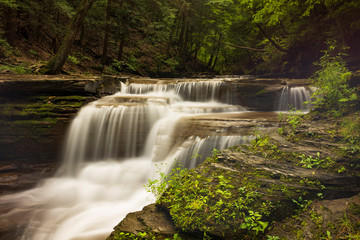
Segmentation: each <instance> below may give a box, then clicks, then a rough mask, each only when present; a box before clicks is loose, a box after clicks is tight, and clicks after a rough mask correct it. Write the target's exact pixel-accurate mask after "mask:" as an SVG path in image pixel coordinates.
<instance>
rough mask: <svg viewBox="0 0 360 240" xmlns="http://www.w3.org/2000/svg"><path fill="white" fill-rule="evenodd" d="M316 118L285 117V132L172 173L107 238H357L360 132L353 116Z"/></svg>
mask: <svg viewBox="0 0 360 240" xmlns="http://www.w3.org/2000/svg"><path fill="white" fill-rule="evenodd" d="M349 117H350V118H353V117H354V116H349ZM315 118H318V117H313V118H312V119H310V117H309V116H307V117H305V118H303V117H300V116H294V115H293V116H290V117H289V118H286V117H285V116H284V118H283V120H284V121H282V126H280V128H279V130H278V131H273V132H272V133H268V134H267V135H265V136H264V135H263V136H261V137H259V138H257V139H256V140H255V141H253V142H252V143H251V144H249V145H246V146H238V147H233V148H230V149H226V150H224V151H222V152H217V153H215V154H214V155H213V156H212V157H210V158H208V160H207V161H205V162H204V163H203V164H201V165H199V166H197V167H196V168H194V169H192V170H190V171H186V172H185V171H180V173H175V174H173V175H174V177H173V179H172V182H170V183H169V187H168V188H167V189H166V190H165V192H164V193H163V195H162V196H161V197H160V198H159V200H158V202H157V204H153V205H149V206H147V207H145V208H144V209H143V210H142V211H140V212H137V213H131V214H129V215H128V216H127V217H126V218H125V219H124V220H123V221H121V222H120V223H119V225H117V226H116V227H115V231H114V232H113V233H112V234H111V235H110V236H109V237H108V240H112V239H165V238H170V239H178V237H179V236H181V237H182V239H203V238H204V237H205V238H211V239H356V238H358V237H359V236H360V224H359V223H360V222H359V221H360V202H359V195H358V194H359V192H360V146H359V141H358V135H357V134H356V133H351V134H348V135H346V134H344V133H345V132H346V129H347V128H346V126H345V125H344V124H342V122H344V121H346V119H347V118H344V119H342V120H341V121H329V120H315ZM285 119H287V120H285ZM353 120H354V119H353ZM357 121H358V120H357ZM295 122H296V123H295ZM356 124H358V122H357V123H356ZM355 131H358V130H355Z"/></svg>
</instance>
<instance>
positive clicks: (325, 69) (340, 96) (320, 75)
mask: <svg viewBox="0 0 360 240" xmlns="http://www.w3.org/2000/svg"><path fill="white" fill-rule="evenodd" d="M335 50H336V49H335V47H334V46H333V45H331V46H330V47H329V50H326V51H324V55H323V56H322V57H321V58H320V61H319V62H318V65H319V66H320V67H321V69H320V70H319V71H317V72H316V73H315V79H314V82H315V84H314V85H315V86H316V87H317V91H316V92H315V95H316V100H315V102H314V104H315V107H317V108H319V107H320V108H322V109H324V110H327V111H328V112H329V113H330V114H332V115H334V116H339V115H341V114H342V113H344V112H346V110H347V111H349V110H350V111H352V110H353V107H354V102H355V100H357V98H358V96H357V95H356V92H355V89H354V88H351V87H350V86H349V85H348V80H349V79H350V76H351V72H350V71H349V70H348V69H347V68H346V64H345V62H344V60H343V58H342V53H337V52H336V51H335Z"/></svg>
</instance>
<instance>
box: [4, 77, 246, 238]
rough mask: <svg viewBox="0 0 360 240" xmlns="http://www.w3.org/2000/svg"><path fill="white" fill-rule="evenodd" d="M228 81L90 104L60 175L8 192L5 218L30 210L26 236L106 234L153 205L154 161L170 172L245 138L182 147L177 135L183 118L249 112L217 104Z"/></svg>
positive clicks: (158, 88) (131, 93) (152, 88)
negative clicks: (174, 166) (176, 163)
mask: <svg viewBox="0 0 360 240" xmlns="http://www.w3.org/2000/svg"><path fill="white" fill-rule="evenodd" d="M221 84H222V82H220V81H215V82H205V81H201V82H197V83H192V82H185V83H178V84H169V85H154V84H151V85H145V84H141V85H138V84H137V85H135V84H134V85H133V84H130V85H128V86H125V85H123V87H122V91H121V92H120V93H117V94H115V95H112V96H108V97H105V98H102V99H100V100H98V101H95V102H93V103H90V104H89V105H87V106H85V107H84V108H82V109H81V111H80V112H79V113H78V115H77V117H76V118H75V119H74V121H73V122H72V124H71V127H70V129H69V133H68V140H67V144H66V152H65V160H64V163H63V165H62V166H61V168H60V170H59V171H58V173H57V174H56V176H55V177H53V178H50V179H47V180H45V181H43V182H42V184H40V185H39V186H37V187H36V188H34V189H31V190H28V191H25V192H21V193H17V194H13V195H7V196H3V197H1V198H0V204H1V205H12V206H13V208H12V210H11V211H9V212H8V213H6V214H4V215H2V216H0V222H1V221H10V220H11V219H13V221H16V218H19V217H20V218H21V216H22V215H25V214H30V216H31V219H30V220H29V223H28V225H27V227H26V229H25V232H24V233H23V234H22V237H21V239H23V240H27V239H32V240H49V239H52V240H69V239H73V240H75V239H77V240H81V239H84V240H85V239H86V240H100V239H102V240H103V239H105V238H106V236H108V235H109V234H110V232H111V231H112V228H113V227H114V226H115V225H116V224H117V223H118V222H119V221H120V220H121V219H122V218H123V217H125V215H126V214H127V213H129V212H133V211H138V210H141V208H142V207H143V206H144V205H146V204H149V203H151V202H153V200H154V199H153V196H152V195H151V194H150V193H147V192H146V190H145V188H144V187H143V185H144V184H146V182H147V179H149V178H156V177H157V176H156V174H157V167H156V166H155V162H154V161H156V163H165V164H164V165H165V166H167V168H168V170H169V168H171V166H172V164H173V163H174V159H177V160H178V161H180V162H181V163H182V164H183V165H184V166H186V167H189V168H191V167H194V166H196V165H197V164H199V163H200V162H202V161H203V160H204V159H200V158H199V157H198V156H199V155H201V156H202V157H203V158H205V157H206V156H208V155H210V153H211V151H212V149H214V148H217V149H222V148H226V147H229V146H232V145H236V144H239V143H242V142H243V141H245V140H246V139H244V138H242V137H239V136H217V137H215V136H210V137H207V138H204V139H200V138H198V137H191V138H189V139H188V140H186V141H185V142H184V143H182V144H180V146H179V144H178V143H176V141H175V139H174V138H173V135H174V134H175V133H174V129H175V126H176V123H177V121H178V120H179V119H181V118H182V117H184V116H192V115H194V114H208V113H214V112H238V111H243V110H244V108H242V107H241V106H233V105H228V104H225V103H219V102H217V101H216V100H217V99H218V98H219V97H220V96H219V94H220V93H219V91H218V89H219V87H220V85H221ZM195 101H196V102H195ZM193 155H194V156H195V158H192V156H193Z"/></svg>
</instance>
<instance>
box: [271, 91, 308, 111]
mask: <svg viewBox="0 0 360 240" xmlns="http://www.w3.org/2000/svg"><path fill="white" fill-rule="evenodd" d="M313 93H314V89H312V88H309V87H304V86H296V87H292V86H286V87H284V88H283V89H282V91H281V95H280V98H279V101H278V106H277V110H278V111H290V110H300V111H303V112H308V111H310V108H311V103H310V102H311V95H312V94H313Z"/></svg>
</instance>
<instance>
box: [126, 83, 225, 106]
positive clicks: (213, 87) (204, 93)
mask: <svg viewBox="0 0 360 240" xmlns="http://www.w3.org/2000/svg"><path fill="white" fill-rule="evenodd" d="M222 85H224V82H223V81H195V82H194V81H193V82H188V81H187V82H178V83H170V84H130V85H125V84H122V90H121V92H122V94H147V93H149V92H174V93H175V94H176V95H178V96H179V97H181V99H182V100H183V101H194V102H207V101H219V100H220V99H221V98H223V99H228V96H227V95H228V94H229V93H228V92H227V91H226V92H225V93H221V91H220V89H221V86H222ZM222 94H225V95H226V96H225V97H223V96H221V95H222Z"/></svg>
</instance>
